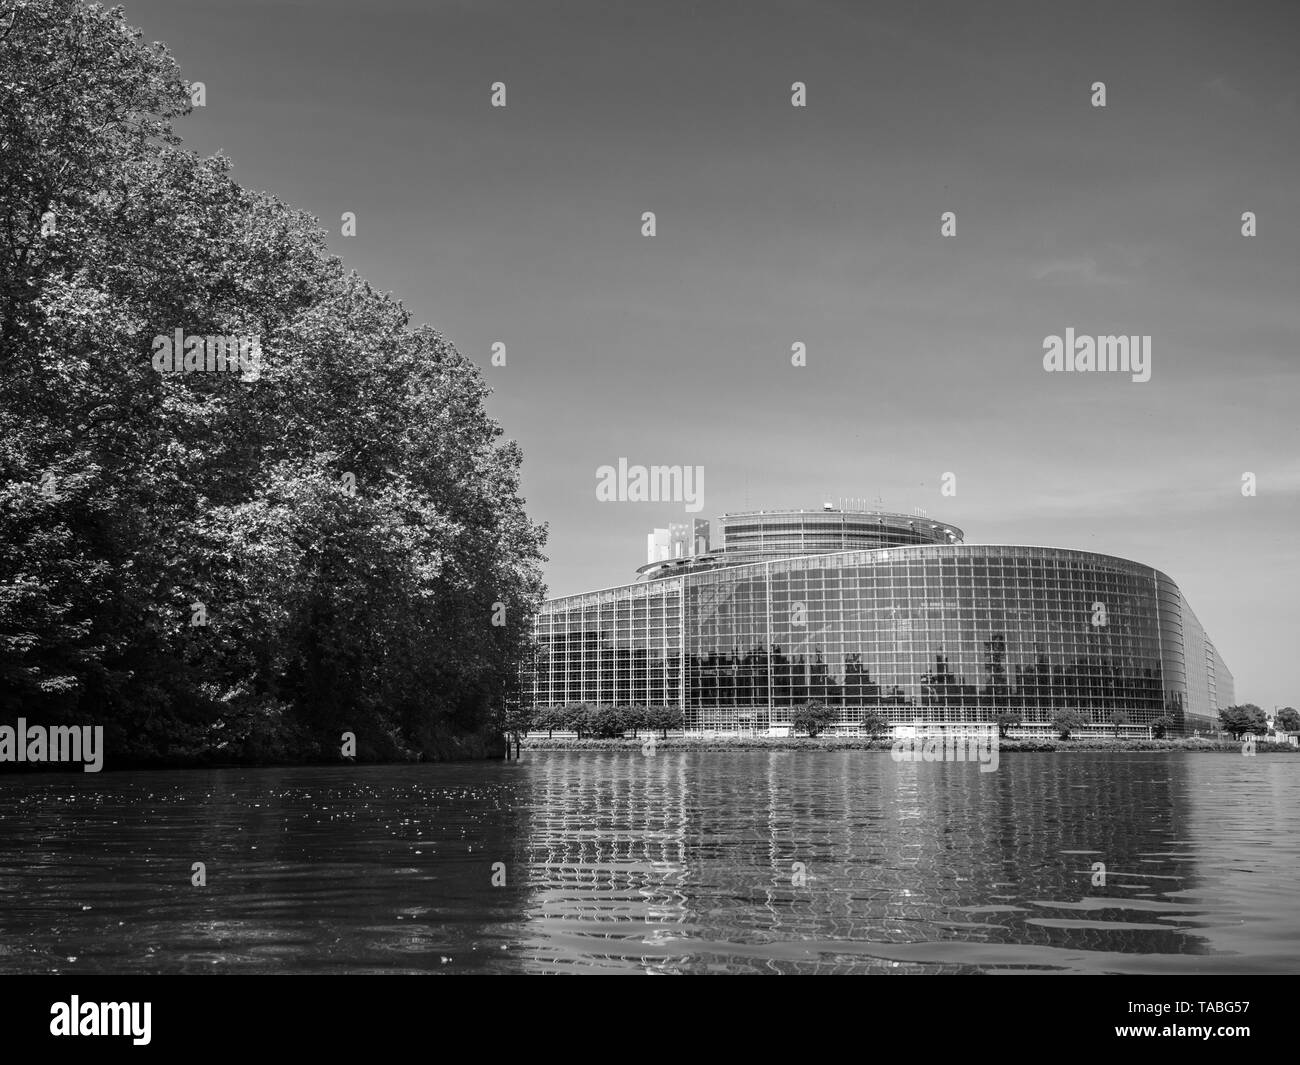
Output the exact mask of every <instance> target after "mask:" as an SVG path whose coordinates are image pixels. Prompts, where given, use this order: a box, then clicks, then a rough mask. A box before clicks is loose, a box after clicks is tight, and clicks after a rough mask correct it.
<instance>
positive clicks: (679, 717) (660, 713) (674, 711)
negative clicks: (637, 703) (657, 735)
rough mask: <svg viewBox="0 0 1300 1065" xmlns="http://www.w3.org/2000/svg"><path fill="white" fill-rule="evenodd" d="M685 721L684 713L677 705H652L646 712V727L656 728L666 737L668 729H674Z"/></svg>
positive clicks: (678, 727)
mask: <svg viewBox="0 0 1300 1065" xmlns="http://www.w3.org/2000/svg"><path fill="white" fill-rule="evenodd" d="M684 723H685V715H684V714H683V713H682V710H681V707H678V706H652V707H649V708H648V712H647V727H648V728H657V729H659V730H660V732H662V733H663V738H664V739H667V738H668V732H669V730H670V729H671V730H673V731H676V730H677V729H680V728H681V727H682V725H683V724H684Z"/></svg>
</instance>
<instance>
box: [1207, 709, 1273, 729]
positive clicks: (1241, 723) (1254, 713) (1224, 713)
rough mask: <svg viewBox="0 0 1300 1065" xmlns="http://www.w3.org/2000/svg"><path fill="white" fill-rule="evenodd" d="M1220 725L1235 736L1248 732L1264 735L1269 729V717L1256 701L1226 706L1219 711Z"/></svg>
mask: <svg viewBox="0 0 1300 1065" xmlns="http://www.w3.org/2000/svg"><path fill="white" fill-rule="evenodd" d="M1219 727H1220V728H1222V729H1223V731H1224V732H1230V733H1232V735H1234V736H1241V735H1242V734H1243V733H1246V732H1253V733H1255V735H1257V736H1262V735H1264V733H1266V732H1267V731H1268V719H1267V718H1266V717H1265V716H1264V711H1263V710H1261V709H1260V708H1259V707H1258V706H1256V705H1255V704H1254V703H1242V704H1241V705H1240V706H1226V707H1224V708H1223V709H1222V710H1220V711H1219Z"/></svg>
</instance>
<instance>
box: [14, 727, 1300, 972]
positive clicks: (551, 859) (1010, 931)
mask: <svg viewBox="0 0 1300 1065" xmlns="http://www.w3.org/2000/svg"><path fill="white" fill-rule="evenodd" d="M1298 809H1300V759H1296V758H1294V757H1290V756H1287V755H1257V756H1255V757H1253V758H1243V757H1241V756H1240V755H1232V754H1201V753H1197V754H1187V753H1179V752H1170V753H1164V752H1161V753H1133V754H1115V753H1093V754H1073V755H1062V754H1004V755H1003V757H1002V759H1001V764H1000V766H999V768H998V770H997V771H996V772H992V773H981V772H979V767H978V765H976V764H971V763H966V764H963V763H941V762H933V763H924V762H922V763H896V762H894V761H892V760H891V759H890V758H889V756H888V754H887V753H883V752H872V751H843V752H762V751H727V752H673V751H665V750H659V752H658V753H657V754H656V755H654V756H653V757H645V756H643V755H641V754H639V753H637V752H635V751H631V752H621V751H620V752H614V751H591V752H560V753H552V752H525V755H524V761H523V762H522V763H521V764H460V765H420V766H399V767H363V768H356V767H347V768H337V769H335V768H306V769H256V770H211V771H175V772H155V773H144V772H142V773H103V774H86V773H70V774H59V775H57V776H56V775H49V774H40V775H27V776H14V775H6V776H0V972H191V973H192V972H308V971H314V972H345V971H348V972H350V971H366V972H426V971H435V972H467V971H488V972H664V973H676V972H706V971H719V972H789V973H793V972H844V973H850V972H888V973H911V972H924V973H929V972H954V973H955V972H1025V971H1043V972H1105V973H1136V972H1142V973H1216V974H1225V973H1245V972H1267V973H1281V972H1296V971H1300V920H1298V919H1297V916H1296V913H1297V907H1296V896H1297V890H1296V884H1297V874H1300V843H1298V842H1297V838H1296V834H1295V833H1294V831H1293V830H1292V825H1293V823H1294V822H1293V820H1292V818H1293V816H1294V812H1295V811H1296V810H1298ZM195 862H203V863H204V864H205V866H206V873H207V886H206V887H196V886H193V885H192V884H191V878H192V876H193V873H192V866H193V863H195ZM1097 863H1102V864H1104V866H1105V870H1104V872H1105V880H1104V883H1102V882H1101V879H1100V877H1099V875H1098V874H1099V873H1100V872H1101V870H1099V869H1096V868H1094V867H1095V866H1096V865H1097ZM494 880H495V881H496V883H495V884H494Z"/></svg>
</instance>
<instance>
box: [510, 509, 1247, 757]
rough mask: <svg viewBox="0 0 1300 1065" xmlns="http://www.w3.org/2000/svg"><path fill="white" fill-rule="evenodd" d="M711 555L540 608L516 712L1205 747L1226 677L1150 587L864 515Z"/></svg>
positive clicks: (1176, 609) (779, 520)
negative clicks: (661, 713) (615, 711)
mask: <svg viewBox="0 0 1300 1065" xmlns="http://www.w3.org/2000/svg"><path fill="white" fill-rule="evenodd" d="M720 526H721V531H722V545H721V546H720V547H718V548H715V549H712V550H710V551H708V552H706V553H703V554H699V555H696V556H693V557H689V558H673V559H663V560H658V561H655V562H651V563H649V564H647V565H646V566H643V567H642V569H641V572H640V576H639V579H638V580H637V581H636V582H634V583H631V584H626V585H622V586H620V587H616V588H607V589H605V590H603V591H597V592H588V593H585V594H582V595H572V596H565V597H563V598H559V599H552V600H549V601H548V602H547V603H546V604H545V606H544V608H543V610H542V611H541V613H540V615H539V616H538V617H537V619H536V622H535V633H536V642H535V650H534V659H533V661H532V664H531V668H530V669H529V670H528V671H527V674H526V676H525V678H524V693H523V694H524V698H525V700H527V701H531V703H532V704H533V705H534V706H546V705H557V704H558V705H563V704H566V703H579V702H585V703H598V704H607V705H624V704H645V705H659V704H669V705H673V706H679V707H681V708H682V709H683V711H684V713H685V718H686V723H687V727H688V728H702V729H718V730H722V731H731V730H742V731H748V730H750V729H753V730H755V731H766V730H767V729H769V728H779V727H782V726H785V725H788V724H789V723H790V720H791V716H792V711H793V708H794V707H796V706H798V705H800V704H801V703H804V702H807V701H809V700H819V701H821V702H824V703H827V704H828V705H830V706H832V707H835V708H836V710H837V711H838V724H839V726H841V727H844V728H849V729H852V728H853V727H854V726H856V725H858V724H859V723H861V721H862V719H863V717H864V716H865V715H867V714H874V715H879V716H881V717H884V718H885V719H886V720H887V721H889V722H891V723H892V724H894V725H901V726H935V725H957V724H973V723H988V722H992V721H994V720H995V719H996V717H997V715H998V714H999V713H1000V712H1002V711H1006V710H1012V711H1016V712H1018V713H1019V714H1020V715H1021V716H1022V718H1023V719H1024V721H1025V723H1026V724H1027V725H1035V724H1042V725H1047V724H1049V723H1050V721H1051V718H1052V715H1053V714H1054V713H1055V712H1056V711H1057V710H1060V709H1077V710H1080V711H1082V712H1083V713H1084V714H1085V715H1086V716H1087V717H1088V718H1090V719H1091V720H1092V721H1093V722H1094V723H1095V724H1097V725H1103V726H1106V727H1109V723H1110V717H1111V715H1112V714H1113V713H1114V712H1115V711H1117V710H1121V711H1124V712H1125V713H1126V714H1127V715H1128V719H1129V721H1130V723H1132V724H1134V725H1145V724H1149V723H1151V722H1153V721H1155V720H1156V719H1158V718H1161V717H1165V716H1168V717H1170V718H1172V719H1173V722H1174V731H1177V732H1192V731H1194V730H1198V729H1199V730H1202V731H1204V730H1209V729H1213V728H1215V727H1216V725H1217V714H1218V709H1219V708H1220V707H1222V706H1227V705H1230V704H1231V702H1232V698H1233V692H1232V675H1231V673H1229V672H1228V669H1227V667H1226V666H1225V665H1224V663H1223V660H1222V658H1220V656H1219V654H1218V652H1217V651H1216V650H1215V648H1214V645H1213V644H1212V643H1211V642H1210V640H1209V638H1208V637H1207V636H1206V634H1205V631H1204V629H1203V628H1202V626H1201V624H1200V623H1199V621H1198V620H1197V618H1196V615H1195V614H1193V613H1192V610H1191V607H1190V606H1189V605H1188V602H1187V600H1186V598H1185V597H1184V596H1183V595H1182V593H1181V592H1180V591H1179V589H1178V586H1177V585H1176V584H1175V583H1174V582H1173V580H1171V579H1170V578H1169V577H1168V576H1166V575H1165V574H1164V573H1161V572H1160V571H1159V570H1155V569H1152V568H1151V567H1149V566H1143V565H1139V564H1138V563H1136V562H1130V561H1128V560H1126V559H1121V558H1114V557H1111V556H1109V555H1099V554H1094V553H1091V552H1086V551H1071V550H1058V549H1055V548H1046V547H1013V546H977V545H971V544H966V543H964V542H963V535H962V531H961V530H960V529H958V528H956V527H955V526H952V525H949V524H946V523H943V522H937V521H932V520H931V519H929V518H922V517H918V516H907V515H899V514H886V513H879V512H873V511H845V510H840V509H837V508H829V507H828V508H827V509H823V510H821V511H784V512H782V511H776V512H773V511H760V512H753V513H746V514H734V515H724V516H723V517H722V518H721V519H720Z"/></svg>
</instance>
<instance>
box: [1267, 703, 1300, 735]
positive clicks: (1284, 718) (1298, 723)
mask: <svg viewBox="0 0 1300 1065" xmlns="http://www.w3.org/2000/svg"><path fill="white" fill-rule="evenodd" d="M1273 725H1274V727H1275V728H1280V729H1281V730H1282V731H1283V732H1300V713H1297V712H1296V710H1295V708H1294V707H1290V706H1284V707H1282V709H1281V710H1279V711H1278V712H1277V713H1276V714H1275V715H1274V716H1273Z"/></svg>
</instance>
